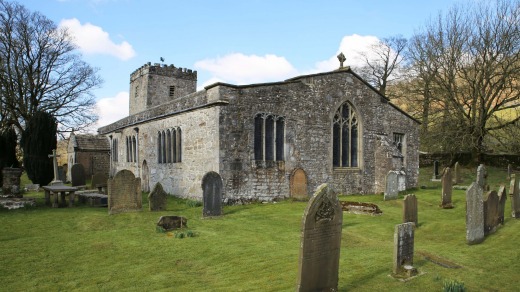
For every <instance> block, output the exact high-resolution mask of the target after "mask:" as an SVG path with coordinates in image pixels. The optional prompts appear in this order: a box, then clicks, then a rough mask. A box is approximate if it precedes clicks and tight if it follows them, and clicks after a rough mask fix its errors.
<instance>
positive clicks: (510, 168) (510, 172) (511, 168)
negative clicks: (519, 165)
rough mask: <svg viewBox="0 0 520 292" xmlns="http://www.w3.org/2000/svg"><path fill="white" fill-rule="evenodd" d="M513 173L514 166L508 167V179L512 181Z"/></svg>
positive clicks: (509, 165)
mask: <svg viewBox="0 0 520 292" xmlns="http://www.w3.org/2000/svg"><path fill="white" fill-rule="evenodd" d="M512 173H513V166H512V165H511V164H508V165H507V179H511V174H512Z"/></svg>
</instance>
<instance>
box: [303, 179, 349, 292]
mask: <svg viewBox="0 0 520 292" xmlns="http://www.w3.org/2000/svg"><path fill="white" fill-rule="evenodd" d="M342 222H343V212H342V210H341V205H340V204H339V201H338V197H337V196H336V194H335V193H334V191H333V190H332V189H330V188H329V187H328V185H327V184H322V185H320V186H319V187H318V188H317V189H316V192H315V193H314V195H313V196H312V197H311V199H310V200H309V202H308V203H307V207H306V208H305V211H304V213H303V218H302V229H301V243H300V256H299V261H298V263H299V264H298V284H297V289H296V290H297V291H337V289H338V277H339V276H338V272H339V253H340V247H341V227H342V226H341V225H342Z"/></svg>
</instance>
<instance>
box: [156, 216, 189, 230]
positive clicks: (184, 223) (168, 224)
mask: <svg viewBox="0 0 520 292" xmlns="http://www.w3.org/2000/svg"><path fill="white" fill-rule="evenodd" d="M157 226H158V227H161V228H162V229H164V231H171V230H175V229H181V228H184V227H188V219H186V218H185V217H181V216H161V218H159V221H158V222H157Z"/></svg>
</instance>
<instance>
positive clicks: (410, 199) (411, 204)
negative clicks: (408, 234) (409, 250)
mask: <svg viewBox="0 0 520 292" xmlns="http://www.w3.org/2000/svg"><path fill="white" fill-rule="evenodd" d="M407 222H413V223H414V224H415V226H416V227H417V226H418V224H419V220H418V217H417V198H416V197H415V195H414V194H411V195H406V196H405V197H404V204H403V223H407Z"/></svg>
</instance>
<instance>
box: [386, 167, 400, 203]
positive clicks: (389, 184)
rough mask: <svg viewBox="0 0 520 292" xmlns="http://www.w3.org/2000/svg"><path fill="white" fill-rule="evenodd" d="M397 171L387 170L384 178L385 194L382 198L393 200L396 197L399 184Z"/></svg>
mask: <svg viewBox="0 0 520 292" xmlns="http://www.w3.org/2000/svg"><path fill="white" fill-rule="evenodd" d="M397 176H398V173H397V172H396V171H392V170H391V171H389V172H388V174H387V175H386V180H385V194H384V200H385V201H388V200H395V199H397V195H398V193H399V184H398V181H397Z"/></svg>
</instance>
